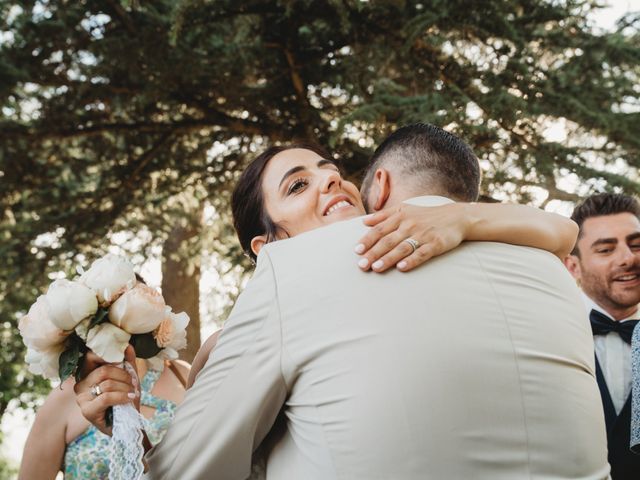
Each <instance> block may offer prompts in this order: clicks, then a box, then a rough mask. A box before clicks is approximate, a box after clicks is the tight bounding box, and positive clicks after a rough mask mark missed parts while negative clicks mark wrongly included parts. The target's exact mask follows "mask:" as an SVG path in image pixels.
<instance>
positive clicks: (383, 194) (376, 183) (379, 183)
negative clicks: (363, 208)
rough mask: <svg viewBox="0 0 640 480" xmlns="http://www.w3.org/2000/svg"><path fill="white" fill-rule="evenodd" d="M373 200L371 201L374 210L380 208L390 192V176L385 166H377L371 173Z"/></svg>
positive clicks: (384, 203)
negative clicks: (374, 171)
mask: <svg viewBox="0 0 640 480" xmlns="http://www.w3.org/2000/svg"><path fill="white" fill-rule="evenodd" d="M373 188H374V192H375V193H374V194H375V201H374V202H372V203H371V206H372V208H373V209H374V210H375V211H378V210H382V209H383V208H384V206H385V205H386V203H387V200H389V195H390V194H391V176H390V175H389V171H388V170H387V169H386V168H379V169H377V170H376V173H375V174H374V175H373Z"/></svg>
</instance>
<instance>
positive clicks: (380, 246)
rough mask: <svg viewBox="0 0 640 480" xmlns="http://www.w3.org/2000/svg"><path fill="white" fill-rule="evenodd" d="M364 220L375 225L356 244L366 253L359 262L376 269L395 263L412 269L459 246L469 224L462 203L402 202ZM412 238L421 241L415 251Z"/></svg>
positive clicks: (360, 251) (361, 252) (389, 266)
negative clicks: (411, 203)
mask: <svg viewBox="0 0 640 480" xmlns="http://www.w3.org/2000/svg"><path fill="white" fill-rule="evenodd" d="M364 223H365V225H368V226H370V227H372V228H371V229H370V230H369V232H368V233H367V234H366V235H365V236H364V237H362V238H361V239H360V243H359V244H358V245H357V246H356V253H358V254H360V255H361V256H362V258H361V259H360V261H359V262H358V265H359V266H360V268H361V269H362V270H365V271H366V270H369V269H370V268H371V269H372V270H374V271H375V272H384V271H385V270H387V269H389V268H392V267H394V266H395V267H396V268H397V269H398V270H401V271H403V272H408V271H409V270H412V269H413V268H415V267H417V266H419V265H421V264H423V263H424V262H426V261H427V260H429V259H430V258H433V257H435V256H437V255H441V254H443V253H446V252H448V251H449V250H452V249H454V248H456V247H457V246H458V245H460V243H461V242H462V241H463V240H464V239H465V237H466V235H467V230H468V228H469V222H468V221H467V218H466V215H465V204H462V203H451V204H446V205H440V206H436V207H420V206H415V205H408V204H401V205H400V206H398V207H392V208H389V209H385V210H381V211H380V212H377V213H375V214H373V215H369V216H367V217H365V219H364ZM409 238H411V239H413V240H415V241H416V242H418V246H417V248H416V249H415V251H414V249H413V246H412V245H411V243H410V242H406V241H405V240H407V239H409Z"/></svg>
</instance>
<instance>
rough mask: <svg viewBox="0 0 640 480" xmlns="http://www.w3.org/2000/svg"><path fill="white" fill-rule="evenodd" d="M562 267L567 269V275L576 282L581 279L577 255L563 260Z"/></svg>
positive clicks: (571, 255)
mask: <svg viewBox="0 0 640 480" xmlns="http://www.w3.org/2000/svg"><path fill="white" fill-rule="evenodd" d="M564 266H565V267H567V270H569V273H570V274H571V276H573V278H575V279H576V280H578V281H579V280H580V277H582V270H581V269H580V258H579V257H578V256H577V255H573V254H569V255H567V256H566V257H565V259H564Z"/></svg>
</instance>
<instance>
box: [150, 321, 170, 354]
mask: <svg viewBox="0 0 640 480" xmlns="http://www.w3.org/2000/svg"><path fill="white" fill-rule="evenodd" d="M153 338H155V339H156V343H157V344H158V346H159V347H160V348H164V347H166V346H168V345H169V343H171V339H172V338H173V320H172V319H171V318H169V317H167V318H165V319H164V320H163V321H162V323H160V325H158V328H156V329H155V330H154V332H153Z"/></svg>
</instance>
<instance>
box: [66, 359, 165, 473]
mask: <svg viewBox="0 0 640 480" xmlns="http://www.w3.org/2000/svg"><path fill="white" fill-rule="evenodd" d="M161 374H162V372H161V371H159V370H147V373H146V374H145V376H144V378H143V379H142V385H141V387H142V388H141V391H142V394H141V395H142V396H141V398H140V404H141V405H145V406H147V407H152V408H155V409H156V411H155V413H154V414H153V416H152V417H151V418H149V419H146V418H145V419H144V428H145V432H146V433H147V437H149V441H150V442H151V444H152V445H156V444H157V443H158V442H160V440H162V437H164V434H165V432H166V431H167V429H168V428H169V425H170V424H171V421H172V420H173V417H174V415H175V411H176V404H175V403H174V402H171V401H169V400H165V399H162V398H158V397H156V396H154V395H152V394H151V390H152V389H153V386H154V385H155V384H156V382H157V381H158V378H160V375H161ZM110 439H111V437H109V436H108V435H105V434H104V433H102V432H101V431H100V430H98V429H97V428H96V427H94V426H93V425H90V426H89V428H88V429H87V430H86V431H85V432H84V433H83V434H82V435H80V436H78V437H77V438H75V439H74V440H73V441H72V442H71V443H69V445H67V449H66V451H65V454H64V465H63V471H64V478H65V480H80V479H82V480H103V479H105V480H106V479H108V478H109V443H110Z"/></svg>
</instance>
